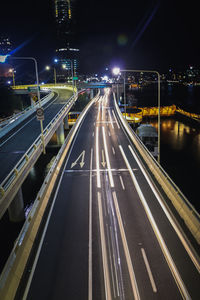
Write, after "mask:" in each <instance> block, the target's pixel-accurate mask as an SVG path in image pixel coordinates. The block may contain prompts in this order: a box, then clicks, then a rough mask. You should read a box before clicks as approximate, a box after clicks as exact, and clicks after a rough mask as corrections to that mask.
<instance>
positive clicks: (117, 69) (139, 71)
mask: <svg viewBox="0 0 200 300" xmlns="http://www.w3.org/2000/svg"><path fill="white" fill-rule="evenodd" d="M120 72H124V73H126V72H134V73H141V72H143V73H154V74H156V75H157V78H158V163H159V164H160V73H159V72H158V71H154V70H120V68H117V67H116V68H114V69H113V74H114V75H118V74H120ZM125 99H126V98H125V76H124V102H125ZM125 118H126V112H125Z"/></svg>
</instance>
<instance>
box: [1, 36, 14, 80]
mask: <svg viewBox="0 0 200 300" xmlns="http://www.w3.org/2000/svg"><path fill="white" fill-rule="evenodd" d="M11 50H12V43H11V41H10V38H9V37H8V36H6V35H4V36H0V55H6V54H9V53H10V52H11ZM11 68H12V67H11V66H10V65H9V64H7V63H4V64H1V63H0V78H6V77H12V71H11Z"/></svg>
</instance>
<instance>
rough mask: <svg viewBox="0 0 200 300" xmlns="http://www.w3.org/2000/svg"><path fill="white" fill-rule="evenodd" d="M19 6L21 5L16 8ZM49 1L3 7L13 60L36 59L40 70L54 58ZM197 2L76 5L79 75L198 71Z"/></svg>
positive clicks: (86, 1)
mask: <svg viewBox="0 0 200 300" xmlns="http://www.w3.org/2000/svg"><path fill="white" fill-rule="evenodd" d="M20 3H21V4H20ZM52 3H53V0H34V1H31V0H29V1H26V2H23V1H14V2H12V4H10V2H9V1H3V4H2V3H1V18H0V28H1V30H0V31H1V33H5V34H8V35H9V36H10V37H11V39H12V40H13V42H14V43H15V46H16V47H17V46H19V45H20V44H22V43H24V42H27V44H26V45H24V47H23V48H22V49H20V50H18V51H17V52H16V53H15V56H22V55H24V56H34V57H36V58H37V59H38V60H39V68H43V67H44V66H45V65H46V64H47V63H50V62H51V61H52V59H53V56H54V46H55V44H54V38H53V37H54V23H53V9H52ZM198 14H199V8H198V1H194V0H190V1H187V2H185V1H181V0H180V1H178V0H163V1H162V0H160V1H159V0H155V1H151V0H138V1H134V0H123V1H116V0H115V1H114V0H101V1H100V0H96V1H95V0H77V7H76V20H77V28H76V29H77V41H78V42H79V45H80V49H81V67H82V70H83V71H86V72H87V71H88V72H99V71H100V70H103V69H105V68H106V67H112V66H114V65H120V66H121V67H123V68H132V69H133V68H134V69H136V68H142V69H157V70H159V71H166V70H167V69H168V67H172V68H175V69H176V70H181V69H184V68H185V67H186V66H188V65H189V64H191V65H195V66H197V67H200V55H199V53H200V42H199V29H200V26H199V15H198Z"/></svg>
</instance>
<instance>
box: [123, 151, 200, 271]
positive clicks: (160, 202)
mask: <svg viewBox="0 0 200 300" xmlns="http://www.w3.org/2000/svg"><path fill="white" fill-rule="evenodd" d="M128 147H129V150H130V151H131V153H132V155H133V157H134V158H135V160H136V162H137V164H138V165H139V167H140V170H142V173H143V175H144V177H145V178H146V180H147V182H148V184H149V186H150V187H151V189H152V191H153V193H154V195H155V197H156V198H157V200H158V202H159V204H160V206H161V208H162V210H163V211H164V213H165V215H166V216H167V218H168V220H169V222H170V223H171V225H172V227H173V228H174V230H175V231H176V233H177V235H178V237H179V239H180V241H181V243H182V244H183V246H184V248H185V250H186V251H187V253H188V255H189V256H190V258H191V260H192V262H193V263H194V265H195V267H196V269H197V271H198V272H199V273H200V265H199V262H198V260H197V259H196V257H195V256H194V254H193V253H192V251H191V248H190V246H189V245H188V243H187V242H186V240H185V239H184V237H183V235H182V233H181V231H180V230H179V228H178V226H177V225H176V223H175V222H174V220H173V219H172V217H171V216H170V214H169V212H168V211H167V209H166V207H165V206H164V204H163V202H162V200H161V199H160V196H159V194H158V192H157V191H156V189H155V187H154V186H153V184H152V183H151V181H150V180H149V178H148V176H147V174H146V172H145V170H144V168H143V167H142V165H141V163H140V161H139V159H138V158H137V156H136V155H135V153H134V151H133V149H132V147H131V146H130V145H129V146H128Z"/></svg>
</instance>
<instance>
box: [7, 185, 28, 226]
mask: <svg viewBox="0 0 200 300" xmlns="http://www.w3.org/2000/svg"><path fill="white" fill-rule="evenodd" d="M8 213H9V219H10V221H11V222H22V221H23V220H24V219H25V214H24V201H23V195H22V188H20V189H19V191H18V192H17V194H16V196H15V198H14V199H13V201H12V202H11V204H10V206H9V208H8Z"/></svg>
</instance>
